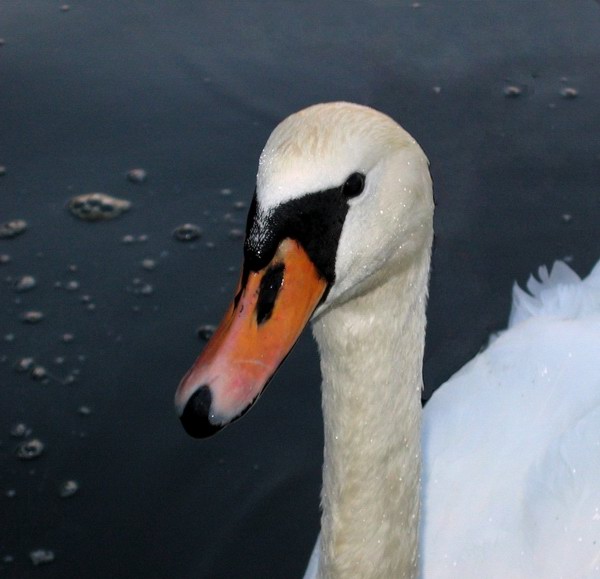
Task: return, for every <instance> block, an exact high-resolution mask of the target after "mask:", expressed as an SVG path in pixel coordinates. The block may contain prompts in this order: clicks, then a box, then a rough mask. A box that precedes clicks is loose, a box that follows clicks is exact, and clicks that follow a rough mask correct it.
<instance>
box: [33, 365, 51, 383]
mask: <svg viewBox="0 0 600 579" xmlns="http://www.w3.org/2000/svg"><path fill="white" fill-rule="evenodd" d="M30 376H31V377H32V378H33V379H34V380H43V379H44V378H46V377H47V376H48V371H47V370H46V368H44V367H43V366H34V367H33V368H32V369H31V374H30Z"/></svg>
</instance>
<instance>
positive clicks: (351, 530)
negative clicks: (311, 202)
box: [313, 251, 429, 579]
mask: <svg viewBox="0 0 600 579" xmlns="http://www.w3.org/2000/svg"><path fill="white" fill-rule="evenodd" d="M428 271H429V251H427V252H426V253H425V252H424V255H423V256H421V259H420V260H418V261H417V262H416V263H413V264H412V265H411V266H410V267H408V268H406V269H405V270H404V271H402V272H400V273H397V274H395V275H392V276H390V277H389V278H388V279H387V280H386V281H385V282H384V283H382V284H381V285H379V286H377V287H376V288H374V289H371V290H370V291H369V292H368V293H366V294H364V295H361V296H359V297H356V298H354V299H352V300H351V301H348V302H346V303H344V304H342V305H339V306H337V307H334V308H332V309H331V310H329V311H327V312H325V313H324V314H323V315H321V316H320V317H319V318H318V319H317V320H316V321H315V322H314V324H313V332H314V334H315V337H316V340H317V343H318V346H319V351H320V356H321V372H322V376H323V383H322V396H323V416H324V424H325V449H324V468H323V491H322V509H323V515H322V521H321V553H320V563H319V576H320V577H321V578H325V577H327V578H328V579H333V578H342V577H343V578H347V577H348V578H350V577H361V578H365V579H366V578H374V577H381V578H389V577H397V578H401V577H406V578H413V577H416V574H417V533H418V513H419V483H420V419H421V390H422V362H423V347H424V336H425V305H426V297H427V280H428Z"/></svg>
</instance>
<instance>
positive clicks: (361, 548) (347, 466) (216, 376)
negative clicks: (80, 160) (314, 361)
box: [175, 103, 600, 579]
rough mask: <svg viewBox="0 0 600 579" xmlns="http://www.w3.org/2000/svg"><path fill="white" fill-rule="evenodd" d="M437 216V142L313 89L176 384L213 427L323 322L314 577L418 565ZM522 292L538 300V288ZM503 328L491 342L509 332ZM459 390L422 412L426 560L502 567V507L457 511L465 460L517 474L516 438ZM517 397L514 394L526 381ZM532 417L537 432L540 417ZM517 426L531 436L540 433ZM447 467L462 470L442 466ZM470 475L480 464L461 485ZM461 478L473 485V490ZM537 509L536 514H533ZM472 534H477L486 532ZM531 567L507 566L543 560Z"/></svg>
mask: <svg viewBox="0 0 600 579" xmlns="http://www.w3.org/2000/svg"><path fill="white" fill-rule="evenodd" d="M432 217H433V198H432V189H431V179H430V176H429V170H428V162H427V159H426V157H425V155H424V153H423V151H422V150H421V149H420V147H419V146H418V144H417V143H416V142H415V140H414V139H413V138H412V137H411V136H410V135H409V134H408V133H407V132H406V131H404V130H403V129H402V128H401V127H400V126H399V125H397V124H396V123H395V122H394V121H393V120H392V119H390V118H389V117H387V116H385V115H383V114H381V113H378V112H376V111H374V110H372V109H369V108H367V107H363V106H359V105H353V104H349V103H329V104H322V105H315V106H312V107H310V108H308V109H305V110H303V111H300V112H298V113H296V114H294V115H291V116H290V117H288V118H287V119H286V120H284V121H283V122H282V123H281V124H280V125H279V126H278V127H277V128H276V129H275V130H274V131H273V133H272V134H271V136H270V138H269V140H268V141H267V144H266V146H265V148H264V150H263V152H262V154H261V157H260V162H259V170H258V175H257V186H256V193H255V196H254V199H253V203H252V206H251V209H250V212H249V216H248V223H247V231H246V241H245V245H244V266H243V271H242V274H241V278H240V282H239V284H238V288H237V292H236V295H235V298H234V300H233V303H232V305H231V306H230V308H229V310H228V311H227V313H226V314H225V317H224V319H223V321H222V322H221V325H220V326H219V328H218V329H217V331H216V332H215V334H214V336H213V337H212V339H211V341H210V342H209V343H208V344H207V346H206V348H205V349H204V351H203V352H202V354H201V355H200V356H199V358H198V359H197V360H196V362H195V363H194V365H193V366H192V367H191V368H190V370H189V371H188V373H187V374H186V375H185V377H184V378H183V379H182V381H181V383H180V384H179V387H178V389H177V392H176V395H175V406H176V409H177V412H178V414H179V416H180V418H181V421H182V423H183V426H184V427H185V429H186V431H187V432H188V433H189V434H191V435H192V436H195V437H205V436H210V435H212V434H213V433H215V432H217V431H218V430H220V429H221V428H222V427H224V426H225V425H227V424H228V423H230V422H231V421H233V420H235V419H237V418H239V417H240V416H241V415H242V414H243V413H244V412H245V411H246V410H247V409H248V408H250V406H251V405H252V404H253V402H254V401H255V400H256V398H257V397H258V396H259V394H260V393H261V391H262V390H263V388H264V387H265V385H266V383H267V382H268V380H269V379H270V377H271V376H272V375H273V373H274V372H275V370H276V369H277V367H278V366H279V364H280V363H281V362H282V360H283V359H284V358H285V356H286V355H287V353H288V352H289V351H290V349H291V348H292V346H293V345H294V343H295V341H296V339H297V338H298V336H299V334H300V332H301V331H302V328H303V327H304V325H305V324H306V323H307V322H308V321H309V320H311V321H312V327H313V332H314V335H315V338H316V340H317V344H318V347H319V353H320V359H321V372H322V376H323V384H322V396H323V414H324V424H325V448H324V468H323V490H322V510H323V514H322V521H321V535H320V539H319V541H318V543H317V547H316V548H315V552H314V553H313V557H312V558H311V562H310V564H309V569H308V571H307V575H306V577H313V576H317V575H318V576H319V577H329V578H336V577H347V578H360V579H367V578H371V577H378V578H384V579H390V578H401V577H411V578H412V577H416V576H417V574H418V555H417V553H418V548H419V540H418V526H419V511H420V480H421V475H420V470H421V450H420V448H421V444H420V432H421V389H422V377H421V368H422V361H423V344H424V333H425V305H426V297H427V280H428V271H429V261H430V251H431V241H432V236H433V228H432ZM573 275H574V274H573ZM597 278H598V276H597V275H596V276H595V279H596V280H597ZM598 285H600V284H598V283H597V281H596V287H597V286H598ZM590 291H591V290H590ZM517 295H519V296H521V294H517ZM519 299H520V300H521V302H522V303H523V304H525V306H527V307H531V308H532V307H534V306H533V305H531V304H530V303H529V302H528V301H527V298H526V297H523V296H521V297H520V298H519ZM526 309H527V308H526V307H525V308H517V309H516V310H515V311H516V312H517V313H515V316H516V317H519V316H520V317H523V315H524V314H523V311H526ZM596 319H597V314H596ZM556 323H557V324H558V323H559V322H558V321H556ZM527 324H528V322H523V323H522V324H521V325H520V327H522V328H524V327H525V326H527ZM530 325H531V324H530ZM515 329H516V328H515ZM511 331H512V330H511ZM565 334H566V331H565ZM597 334H598V332H597V331H596V337H597ZM522 339H523V340H525V341H529V338H528V337H527V336H525V337H523V338H522ZM502 340H503V337H500V338H498V340H497V341H496V342H495V343H494V345H493V346H492V348H490V349H489V351H488V352H489V353H490V354H491V353H492V350H494V351H496V349H499V348H502ZM572 353H573V355H574V356H578V355H579V352H572ZM475 363H476V362H473V363H472V364H475ZM486 363H488V364H489V363H490V362H486ZM497 363H498V364H500V365H501V362H497ZM509 364H510V362H509ZM588 365H589V366H590V367H591V366H593V364H591V363H589V364H588ZM595 366H596V374H595V375H596V376H597V375H598V372H597V366H598V364H597V363H596V364H595ZM562 368H563V367H562V366H561V369H562ZM482 371H483V372H485V364H484V369H483V370H482ZM590 371H591V368H590ZM539 372H542V373H543V368H540V369H539ZM506 373H507V376H508V374H509V373H508V371H506ZM459 380H460V376H456V378H455V382H456V381H459ZM596 386H598V380H597V379H596ZM458 388H459V387H458V386H457V387H456V389H458ZM454 390H455V387H454V386H452V385H451V384H447V385H446V386H445V387H444V392H443V393H442V394H441V395H440V396H436V397H435V398H434V400H432V402H431V403H430V405H428V408H427V409H426V411H425V412H426V426H427V427H428V429H427V431H426V432H425V434H424V436H423V441H424V443H425V450H426V457H425V465H424V475H425V479H424V480H425V489H426V490H425V500H424V509H423V511H424V516H425V521H426V525H425V529H424V531H423V532H422V537H423V538H422V544H421V546H420V548H421V550H422V551H423V553H424V558H425V561H424V563H423V564H422V565H421V567H422V568H423V572H424V576H426V577H432V578H434V579H437V578H439V577H446V576H447V577H478V578H481V577H491V576H492V575H493V574H494V571H493V569H492V572H490V569H489V568H487V567H485V559H486V558H488V557H490V553H489V551H490V549H491V548H490V547H489V546H488V548H487V550H482V551H481V555H480V552H479V548H478V541H479V540H480V538H481V537H479V536H477V534H476V531H477V528H482V529H485V530H486V531H489V533H488V534H489V536H490V537H491V539H492V541H493V539H494V536H493V534H492V533H493V531H491V530H490V529H493V527H492V524H493V522H492V521H488V520H486V521H483V522H482V521H481V520H480V519H481V516H479V518H478V517H477V515H476V516H475V521H473V519H471V521H461V522H458V521H457V520H456V519H459V518H460V517H461V516H462V513H463V511H465V512H466V511H467V510H468V507H469V508H471V511H473V510H475V511H477V509H478V508H479V505H478V504H471V502H470V500H469V499H470V496H480V495H481V496H484V497H485V492H484V490H483V489H479V490H480V495H475V494H474V489H475V490H477V487H478V485H480V484H481V483H480V481H482V480H484V479H483V478H480V477H479V472H477V471H476V470H470V471H469V470H467V466H466V463H465V462H464V460H465V455H468V456H475V458H476V460H475V463H476V464H479V463H480V464H481V467H482V468H485V467H486V466H487V467H488V468H489V465H488V464H487V463H486V462H485V460H483V459H485V458H487V459H488V461H487V462H488V463H489V462H492V463H493V464H495V465H496V468H495V469H490V470H491V472H488V473H485V481H486V483H487V482H489V481H490V479H492V478H493V479H496V478H499V479H505V480H506V479H508V478H510V477H511V474H510V473H507V472H505V471H502V470H501V467H500V466H499V464H498V463H494V461H493V458H494V456H498V455H497V454H494V452H493V451H494V450H496V451H498V450H502V448H503V447H502V445H501V444H500V447H499V448H495V449H494V447H493V445H491V444H490V445H488V447H486V449H487V450H485V451H484V453H487V452H491V455H492V456H491V457H490V455H485V454H484V455H483V456H482V453H481V452H480V447H479V444H480V443H481V439H482V438H485V434H486V429H485V428H484V433H483V436H482V434H481V433H480V432H479V433H477V434H476V435H474V436H473V435H471V434H470V433H468V432H467V430H466V428H465V429H464V430H463V428H462V425H463V424H465V426H466V425H467V423H469V425H470V423H472V422H477V412H478V409H477V408H475V409H473V408H472V407H471V408H466V407H462V408H461V407H460V405H457V409H456V411H455V412H454V414H450V415H449V418H447V417H446V416H445V406H446V404H448V405H452V404H453V403H452V402H451V401H448V400H447V399H450V398H452V397H453V394H452V392H453V391H454ZM471 390H474V388H473V387H472V386H471ZM573 390H575V387H574V388H573ZM597 390H598V391H599V392H600V388H597ZM475 396H476V395H475V394H472V397H473V399H475ZM578 396H579V395H578V394H576V395H575V397H576V398H577V397H578ZM516 398H517V399H518V403H519V404H520V405H523V401H522V400H521V399H520V398H519V396H516ZM551 402H552V401H551V400H548V401H547V405H546V406H538V405H532V407H533V408H534V409H535V411H536V413H537V417H538V423H540V422H541V423H542V424H543V416H544V413H545V412H547V406H549V405H550V404H551ZM494 403H496V401H494ZM511 404H517V402H516V401H515V397H513V399H512V400H511ZM429 406H430V408H431V409H430V408H429ZM578 408H579V409H581V408H583V406H581V405H580V406H578ZM586 408H587V407H586ZM491 410H492V411H493V407H492V408H491ZM596 412H598V409H597V407H596ZM489 413H490V410H489V409H488V415H487V416H486V417H484V415H483V414H482V415H481V418H480V420H479V422H480V423H481V424H483V426H484V427H485V426H486V421H488V420H489V421H490V422H491V421H492V417H491V416H490V415H489ZM436 421H439V422H436ZM498 421H499V422H500V423H501V424H502V423H503V422H504V423H505V424H506V429H505V431H503V432H502V435H503V436H504V435H506V438H508V435H510V434H511V433H510V432H508V431H509V430H510V428H511V427H512V423H511V421H510V417H509V416H506V415H503V416H502V417H501V418H499V419H496V422H498ZM434 422H436V424H434ZM448 422H449V428H450V427H454V430H451V429H449V430H448V432H449V433H452V436H456V439H457V440H458V442H459V443H463V444H465V445H466V451H464V452H463V451H462V449H461V448H460V447H459V446H454V444H455V443H454V439H452V438H450V436H446V434H445V428H446V426H445V424H446V423H448ZM529 434H530V435H531V438H534V439H535V438H536V434H535V433H534V432H533V430H532V431H531V432H530V433H529ZM536 440H537V439H536ZM596 440H598V439H596ZM518 442H519V443H520V444H521V443H522V444H524V443H525V438H520V439H519V440H518ZM490 449H492V450H490ZM596 450H598V449H596ZM556 452H560V449H557V450H556ZM435 453H439V454H435ZM461 461H462V462H461ZM446 471H449V475H448V476H450V477H452V476H454V477H455V478H454V479H453V478H448V479H445V478H443V477H444V476H446V475H447V474H448V473H446ZM461 474H462V475H464V476H466V477H469V480H468V481H466V484H464V485H462V481H461V480H460V475H461ZM565 476H568V474H566V475H565ZM597 480H598V479H597ZM446 484H447V485H448V495H446V494H445V492H446V489H445V485H446ZM597 486H598V488H600V484H599V485H597ZM461 489H464V490H465V491H467V494H466V498H465V497H464V496H463V497H460V498H459V495H460V492H461ZM594 490H595V489H592V490H590V492H594ZM430 491H431V496H428V493H429V492H430ZM548 492H550V491H548ZM504 496H505V497H506V496H510V495H504ZM594 496H595V497H598V494H597V493H596V495H594ZM445 497H447V498H445ZM510 498H511V500H512V499H514V497H513V496H510ZM586 505H587V503H586ZM596 505H598V506H600V497H598V501H597V502H596ZM436 509H438V512H437V513H435V512H434V511H435V510H436ZM498 510H500V511H502V509H501V507H499V508H498ZM482 512H484V511H482ZM595 512H597V511H595ZM485 514H486V516H487V515H488V512H487V511H485ZM494 514H495V515H501V514H502V512H500V513H496V512H494ZM592 515H594V511H593V512H591V513H590V516H592ZM490 516H491V515H490ZM548 516H550V515H548ZM535 520H536V519H535V513H532V514H531V518H530V520H529V521H528V522H529V524H530V526H531V524H532V523H534V522H535ZM472 524H474V525H475V528H473V527H471V526H469V525H472ZM597 524H598V526H600V521H599V522H598V523H597ZM455 528H459V529H460V530H461V534H460V535H459V541H458V544H459V547H461V548H463V549H464V550H460V549H459V550H458V551H457V550H453V547H454V546H455V544H454V543H453V538H454V529H455ZM503 532H504V530H503ZM508 532H509V533H510V531H508ZM469 533H471V535H473V534H475V535H476V536H475V543H473V542H469V541H470V540H471V539H472V536H470V535H469ZM483 538H486V537H483ZM588 538H589V537H587V536H586V541H587V539H588ZM515 540H517V539H515ZM539 548H541V547H539ZM598 550H599V551H600V547H599V549H598ZM470 556H474V557H475V558H479V567H477V569H478V572H477V573H476V574H471V575H469V572H468V567H467V566H466V561H468V558H469V557H470ZM523 557H524V558H527V555H524V556H523ZM430 560H431V564H430V563H429V561H430ZM509 563H510V561H507V562H506V564H507V565H508V564H509ZM455 565H456V567H455ZM459 566H460V569H461V572H460V573H458V574H457V573H456V569H457V568H459ZM444 568H445V569H446V570H448V572H446V571H444ZM465 569H467V572H463V571H464V570H465ZM481 569H484V572H483V573H482V572H481ZM505 569H506V567H505ZM523 569H525V571H523V573H520V574H519V573H514V574H512V573H508V574H507V573H506V572H505V573H504V574H502V575H498V576H502V577H521V576H531V575H527V572H526V567H523ZM438 570H440V574H437V573H438ZM442 571H443V572H444V573H445V574H442ZM453 573H454V574H453ZM570 577H572V575H570Z"/></svg>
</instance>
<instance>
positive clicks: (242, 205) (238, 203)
mask: <svg viewBox="0 0 600 579" xmlns="http://www.w3.org/2000/svg"><path fill="white" fill-rule="evenodd" d="M233 206H234V207H235V209H245V208H246V202H245V201H236V202H235V203H234V204H233Z"/></svg>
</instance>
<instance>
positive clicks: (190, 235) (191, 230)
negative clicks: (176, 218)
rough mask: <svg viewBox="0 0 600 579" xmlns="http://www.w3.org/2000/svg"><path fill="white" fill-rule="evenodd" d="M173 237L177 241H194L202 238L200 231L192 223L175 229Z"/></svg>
mask: <svg viewBox="0 0 600 579" xmlns="http://www.w3.org/2000/svg"><path fill="white" fill-rule="evenodd" d="M173 236H174V237H175V239H177V241H194V240H195V239H199V238H200V237H201V236H202V229H200V227H198V226H197V225H194V224H193V223H184V224H183V225H179V226H178V227H176V228H175V230H174V231H173Z"/></svg>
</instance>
